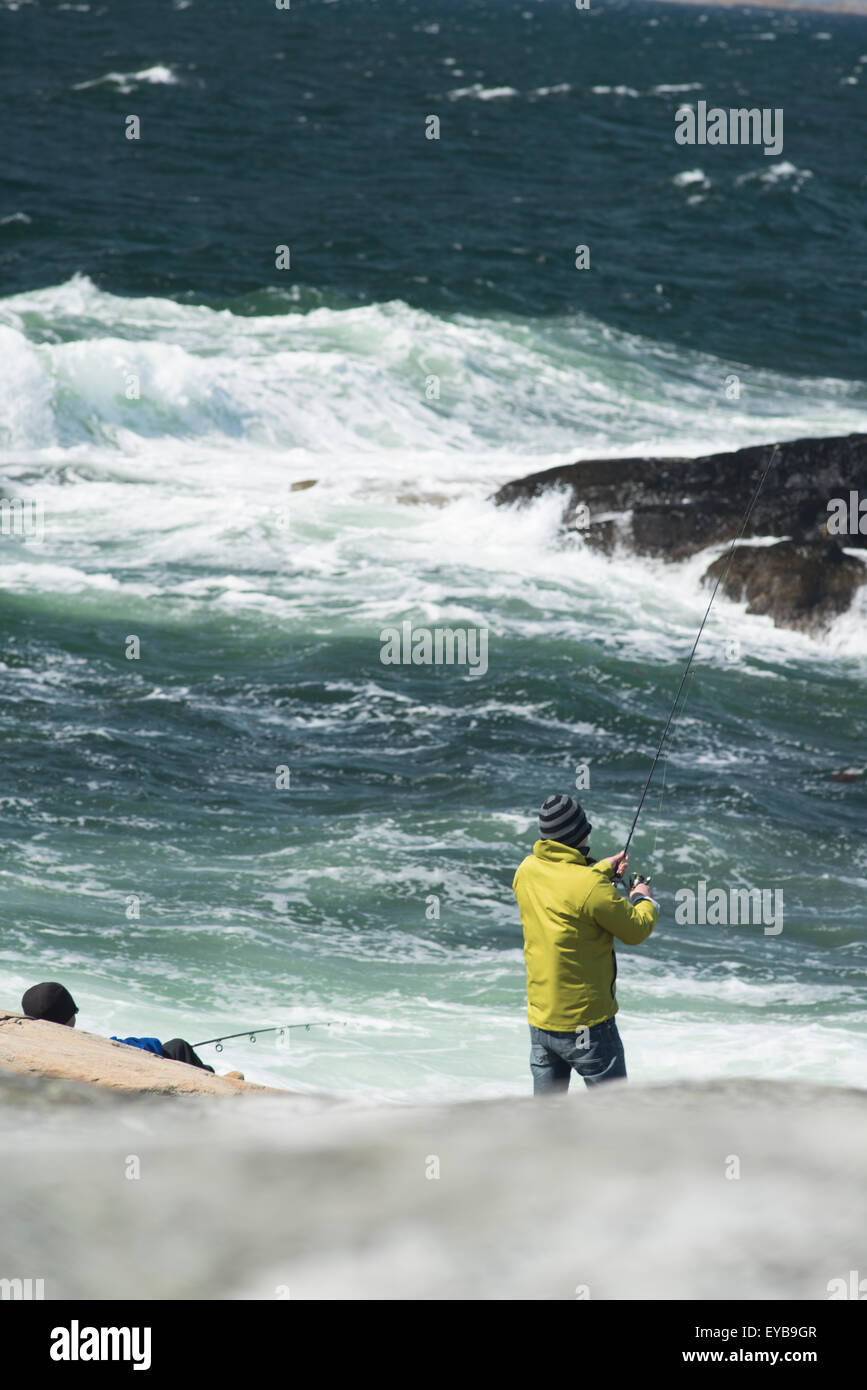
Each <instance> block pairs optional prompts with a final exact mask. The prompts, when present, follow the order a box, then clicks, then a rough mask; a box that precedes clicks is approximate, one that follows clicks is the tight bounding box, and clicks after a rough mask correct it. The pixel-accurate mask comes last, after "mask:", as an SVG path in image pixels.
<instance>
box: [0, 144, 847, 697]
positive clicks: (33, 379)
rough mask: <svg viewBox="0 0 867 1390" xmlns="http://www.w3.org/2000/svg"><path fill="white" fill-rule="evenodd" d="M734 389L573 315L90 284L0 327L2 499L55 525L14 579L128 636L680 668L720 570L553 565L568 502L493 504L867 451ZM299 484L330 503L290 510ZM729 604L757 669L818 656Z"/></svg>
mask: <svg viewBox="0 0 867 1390" xmlns="http://www.w3.org/2000/svg"><path fill="white" fill-rule="evenodd" d="M685 175H686V176H689V178H690V179H692V180H693V181H695V182H697V180H698V177H700V176H701V171H699V170H692V171H685ZM681 177H684V176H681ZM29 333H35V334H37V335H38V336H39V338H40V341H39V342H33V341H31V339H30V337H29V336H28V334H29ZM52 334H53V335H55V337H56V338H59V339H60V341H56V340H52ZM733 370H734V371H737V370H738V364H736V363H727V362H723V361H721V360H720V359H718V358H714V357H711V356H710V355H707V354H700V353H689V354H687V353H684V352H683V351H682V350H679V349H675V348H673V347H671V346H669V345H666V344H664V343H657V342H652V341H650V340H646V339H642V338H640V337H637V336H635V335H629V334H624V333H618V332H614V331H613V330H611V329H609V328H607V327H606V326H604V325H602V324H599V323H597V322H595V321H594V320H592V319H590V318H588V317H585V316H580V315H574V316H570V317H562V318H559V319H540V320H518V319H514V320H512V319H507V318H503V319H497V320H494V319H484V318H479V317H473V316H470V315H466V314H462V315H453V316H450V317H447V318H445V317H440V316H437V315H434V314H430V313H427V312H425V311H423V310H420V309H413V308H410V307H409V306H407V305H405V304H402V303H400V302H393V303H386V304H372V305H366V306H362V307H358V308H351V309H341V310H337V309H331V308H328V307H320V308H317V309H314V310H312V311H310V312H307V313H300V312H287V313H283V314H280V313H275V314H269V315H262V316H255V315H251V316H246V315H233V314H232V313H230V312H229V311H227V310H222V311H214V310H212V309H209V308H206V307H204V306H194V305H181V304H177V303H174V302H173V301H169V300H163V299H157V298H143V299H128V298H121V297H118V296H113V295H110V294H106V293H105V292H103V291H100V290H97V289H96V288H95V286H94V285H93V284H92V283H91V282H90V281H88V280H87V279H85V278H84V277H78V276H77V277H75V278H74V279H72V280H71V281H69V282H67V283H66V284H64V285H59V286H51V287H47V288H45V289H42V290H37V291H32V292H28V293H26V294H22V295H16V296H12V297H10V298H7V299H5V300H2V301H0V444H2V445H3V446H4V449H5V457H6V460H7V461H6V463H5V465H4V468H3V472H4V475H5V476H4V480H3V481H4V487H3V491H4V493H5V494H6V495H27V496H28V497H32V498H33V499H35V500H38V501H39V502H40V503H41V504H42V505H43V507H44V513H45V542H44V544H43V546H42V547H41V550H40V552H39V554H38V555H37V554H36V551H35V547H29V546H28V544H27V543H26V542H21V541H19V542H15V541H12V542H10V543H9V544H8V545H7V546H6V547H5V561H6V563H5V565H4V568H3V571H2V580H3V583H4V585H5V586H6V587H7V588H9V589H14V590H16V591H19V592H23V591H27V590H36V591H44V592H57V593H67V594H71V593H78V594H86V593H87V592H88V591H90V590H92V591H93V592H94V594H97V593H98V594H100V595H101V599H100V601H101V602H103V603H106V604H109V605H111V604H113V603H114V602H115V596H116V598H117V602H118V604H121V605H132V609H133V610H134V611H138V610H137V608H136V605H142V609H141V611H144V610H145V607H146V605H147V604H148V603H149V602H150V601H151V600H152V599H153V598H154V597H157V596H160V595H162V596H165V597H167V598H168V597H170V598H171V601H172V603H173V604H175V605H177V606H178V608H179V611H184V610H185V609H186V610H187V611H188V612H189V613H190V614H191V615H192V614H193V613H195V612H196V611H198V609H199V607H200V605H201V604H202V603H209V604H214V605H215V606H217V607H218V608H222V609H224V610H225V611H226V612H227V613H230V614H240V613H243V612H245V611H247V612H249V613H250V614H254V613H259V614H261V615H263V616H265V617H267V619H268V621H273V622H274V623H277V624H280V625H281V626H283V627H285V628H286V629H287V630H289V629H294V628H295V627H296V626H298V627H300V626H303V625H307V626H308V627H309V626H310V624H311V623H312V624H313V625H314V628H315V627H317V626H318V625H320V624H321V623H322V616H321V615H322V614H323V613H327V614H328V615H329V619H328V630H329V631H330V632H341V631H348V632H349V631H351V632H362V633H371V634H375V633H378V632H379V629H380V628H381V626H382V624H383V622H384V621H386V618H388V620H389V621H394V620H397V619H399V618H403V617H411V618H414V619H415V620H416V621H419V622H423V623H426V624H428V625H431V626H435V625H437V623H438V622H439V621H441V620H443V621H449V620H452V621H454V620H455V619H456V617H457V616H460V617H461V620H462V621H464V622H465V623H466V624H467V625H486V626H489V627H490V629H491V636H490V641H491V651H492V653H493V652H495V648H496V643H497V641H498V640H503V639H504V638H507V637H509V636H518V637H520V636H529V635H532V634H537V633H538V632H539V631H540V630H543V631H545V632H546V633H547V634H549V635H550V636H551V637H554V638H559V637H562V639H563V640H564V641H573V640H576V639H578V640H581V638H582V637H586V638H588V639H590V640H593V641H594V642H599V643H600V644H601V645H602V646H605V647H609V648H612V649H618V648H619V647H620V646H622V645H623V644H633V647H632V649H633V650H635V651H637V652H639V653H641V655H642V658H643V659H646V660H648V661H653V660H655V659H657V658H659V659H668V657H669V656H674V655H676V654H679V653H681V652H682V650H683V643H684V641H685V639H686V636H687V634H688V633H689V631H690V630H693V631H694V630H695V627H696V625H697V621H698V620H699V619H700V616H701V612H702V611H703V607H704V604H705V603H706V593H705V591H704V590H703V589H702V587H701V584H700V579H701V575H702V574H703V572H704V570H705V568H706V567H707V564H708V563H709V562H710V560H711V559H713V558H715V556H716V554H717V553H718V552H717V551H714V552H709V553H708V554H706V555H701V556H696V557H694V558H693V560H691V561H690V562H689V563H688V564H686V565H684V566H677V567H675V566H660V565H658V564H657V563H656V562H654V561H651V560H642V559H639V558H637V557H634V556H628V555H620V554H618V555H615V556H613V557H602V556H600V555H599V554H598V553H596V552H591V551H589V550H587V549H586V548H585V547H584V546H583V544H582V542H581V539H580V536H578V535H574V534H573V535H571V536H570V537H569V538H567V539H564V538H563V536H562V534H561V531H560V523H561V517H562V510H563V497H562V495H560V494H558V493H556V492H549V493H548V494H546V495H545V496H543V497H541V498H540V499H539V500H538V501H537V502H536V503H534V504H533V506H531V507H529V508H526V509H521V510H519V509H508V508H496V507H494V506H493V505H492V504H491V503H490V501H489V500H488V499H489V497H490V495H491V494H492V493H493V492H494V491H495V489H496V488H497V487H498V486H499V485H500V484H501V483H503V482H506V481H508V480H509V479H511V478H516V477H520V476H522V475H523V474H526V473H528V472H531V471H535V470H537V469H541V468H545V467H549V466H551V465H554V464H558V463H566V462H572V461H573V460H575V459H576V458H580V457H585V458H586V457H591V458H592V457H605V456H607V455H612V454H631V455H639V454H648V455H653V454H665V453H675V454H678V455H690V454H700V453H706V452H712V451H714V450H717V449H720V450H721V449H727V448H732V447H736V446H738V445H742V444H747V443H755V442H757V441H760V440H771V439H785V438H793V437H796V436H798V435H810V434H840V433H847V432H850V431H864V430H867V395H865V391H864V388H863V387H862V386H859V385H858V384H857V383H852V382H845V381H834V380H827V379H826V380H815V379H814V380H806V379H799V378H794V377H786V376H784V375H781V374H779V373H773V372H768V371H757V370H754V369H751V370H750V391H749V394H748V395H745V396H744V398H743V399H741V400H740V401H727V400H726V399H725V396H724V393H723V391H722V390H721V383H722V382H724V380H725V377H726V375H727V374H728V373H729V372H730V371H733ZM434 378H436V379H437V380H438V384H439V398H438V399H436V398H434V399H428V396H427V394H426V389H425V388H426V384H427V383H429V382H430V380H432V379H434ZM132 381H134V382H135V384H136V388H137V391H138V396H137V398H136V397H135V396H133V398H128V396H127V388H128V386H129V384H130V382H132ZM576 440H580V447H576V444H575V441H576ZM304 479H317V480H318V481H317V485H316V486H315V487H312V488H309V489H307V490H305V491H299V492H291V491H289V487H290V485H291V484H292V483H293V482H295V481H300V480H304ZM554 551H556V553H557V565H556V579H555V580H552V567H551V557H552V553H553V552H554ZM190 565H192V566H195V567H197V570H198V572H197V573H193V574H188V573H184V574H180V575H179V574H178V573H177V569H176V567H177V566H183V567H187V566H190ZM362 573H363V575H364V582H363V584H359V585H357V586H355V587H354V589H353V591H352V593H351V594H347V591H346V584H345V577H346V575H347V574H356V575H357V574H362ZM302 575H303V577H304V582H303V584H299V583H298V577H299V576H302ZM600 575H602V576H604V582H603V583H600ZM338 599H339V601H336V600H338ZM717 602H718V610H717V613H718V616H720V618H721V619H722V618H726V619H727V620H730V621H732V622H735V621H736V622H737V630H738V634H739V636H740V638H741V641H742V643H743V645H744V650H745V651H746V652H747V653H751V652H752V653H758V652H766V653H769V654H772V655H773V657H774V658H775V659H776V658H779V659H780V660H789V659H793V660H801V659H807V658H809V654H810V653H815V650H816V647H815V643H814V642H813V641H812V639H810V638H807V637H805V636H802V635H800V634H797V633H790V632H784V631H783V630H781V629H775V628H774V627H773V625H772V623H771V622H770V620H769V619H766V618H758V617H750V616H748V615H747V614H746V613H745V611H744V607H743V605H736V604H729V603H728V602H727V601H726V600H723V599H722V598H719V599H718V601H717ZM859 611H860V610H859ZM540 625H541V626H540ZM864 633H865V625H864V624H863V623H856V622H854V621H851V620H846V619H841V620H840V622H839V623H837V624H835V626H834V628H833V629H832V631H831V634H830V636H829V638H828V639H827V642H828V646H829V649H830V650H834V651H835V652H838V653H839V654H840V655H841V656H847V657H852V658H853V659H856V658H859V657H860V654H862V653H863V650H864V647H865V636H864ZM701 659H707V660H717V659H720V660H722V659H724V658H723V657H722V656H721V654H720V653H718V652H716V651H715V649H711V648H708V647H704V648H703V649H702V653H701ZM755 674H756V678H757V679H758V678H759V675H760V672H759V669H758V668H756V672H755ZM761 678H762V679H768V678H769V677H768V673H767V670H766V669H765V670H763V671H762V672H761Z"/></svg>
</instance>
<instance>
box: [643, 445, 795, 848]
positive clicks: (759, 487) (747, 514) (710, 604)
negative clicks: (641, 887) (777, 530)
mask: <svg viewBox="0 0 867 1390" xmlns="http://www.w3.org/2000/svg"><path fill="white" fill-rule="evenodd" d="M779 451H780V446H779V444H775V445H774V448H773V451H772V453H771V457H770V458H769V459H768V462H767V464H766V465H765V469H764V472H763V473H762V476H761V477H760V478H759V481H758V484H757V486H756V490H755V492H754V493H753V495H752V498H751V500H750V505H749V506H748V507H747V510H746V512H745V514H744V519H743V521H742V522H741V525H740V530H739V531H738V532H737V534H736V535H735V536H734V537H733V538H732V543H731V546H730V548H729V553H728V559H727V560H726V563H725V566H724V568H723V569H722V570H721V571H720V573H719V574H718V575H717V580H716V583H715V584H714V586H713V593H712V594H711V596H710V600H709V602H708V605H707V608H706V609H705V614H704V617H703V618H702V620H701V627H700V628H699V630H698V632H697V633H696V637H695V641H694V642H693V644H692V651H691V652H690V654H689V657H688V659H687V663H686V665H685V666H684V668H683V675H682V676H681V678H680V685H679V686H678V687H677V694H676V695H675V697H674V703H673V704H672V706H671V710H670V712H669V715H668V719H667V720H666V721H665V728H664V729H663V731H662V738H661V739H660V740H659V747H658V748H657V750H656V757H655V758H654V759H653V762H652V764H651V767H650V772H649V773H648V774H647V781H646V782H645V784H644V791H643V792H642V793H641V800H640V801H639V803H638V810H637V811H636V812H635V816H634V817H633V820H632V826H631V828H630V831H629V834H628V836H627V837H626V844H625V845H624V847H623V853H624V854H626V853H627V852H628V850H629V846H630V843H631V841H632V836H633V835H634V834H635V827H636V825H637V824H638V817H639V816H640V815H641V808H642V806H643V805H644V799H645V797H646V796H647V793H648V790H649V788H650V783H651V779H652V778H653V774H654V772H655V771H656V764H657V763H658V762H659V759H660V755H661V753H662V747H663V744H664V743H665V739H666V735H667V734H668V731H669V729H670V728H671V721H672V719H673V718H674V712H675V710H676V709H677V703H678V700H679V699H680V696H681V692H682V690H683V687H684V683H685V681H686V678H687V676H688V675H689V670H690V667H691V666H692V659H693V657H694V656H695V653H696V649H697V647H698V644H699V641H700V639H701V634H702V633H703V632H704V625H705V623H706V622H707V620H708V617H709V615H710V610H711V608H712V607H713V601H714V599H715V598H716V594H717V589H718V588H719V586H720V584H721V583H722V581H723V580H724V579H725V578H726V576H727V575H728V572H729V569H730V568H731V563H732V559H733V557H734V553H735V546H736V545H737V543H738V541H739V540H740V538H741V536H742V535H743V533H744V531H745V530H746V525H747V522H748V521H749V519H750V515H751V514H752V510H753V507H754V506H755V505H756V501H757V499H758V496H759V493H760V492H761V490H762V488H763V487H764V485H765V479H766V478H767V476H768V474H769V473H770V471H771V468H772V466H773V462H774V459H775V458H776V457H777V454H778V453H779Z"/></svg>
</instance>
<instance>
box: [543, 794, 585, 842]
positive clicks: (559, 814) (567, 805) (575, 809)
mask: <svg viewBox="0 0 867 1390" xmlns="http://www.w3.org/2000/svg"><path fill="white" fill-rule="evenodd" d="M592 829H593V826H592V825H591V824H590V822H589V821H588V819H587V817H586V816H585V814H584V812H583V811H582V809H581V807H580V806H579V805H578V802H577V801H573V800H572V798H571V796H549V797H548V800H547V801H545V802H543V804H542V807H541V809H540V811H539V836H540V838H541V839H543V840H559V841H560V843H561V844H563V845H572V847H573V848H575V849H577V847H578V845H580V844H581V843H582V841H583V840H586V838H587V836H588V835H589V834H590V831H591V830H592Z"/></svg>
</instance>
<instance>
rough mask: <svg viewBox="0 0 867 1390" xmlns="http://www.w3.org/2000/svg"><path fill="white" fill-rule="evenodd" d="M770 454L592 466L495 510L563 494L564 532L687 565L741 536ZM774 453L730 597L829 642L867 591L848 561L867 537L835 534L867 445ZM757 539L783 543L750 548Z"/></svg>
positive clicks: (546, 481)
mask: <svg viewBox="0 0 867 1390" xmlns="http://www.w3.org/2000/svg"><path fill="white" fill-rule="evenodd" d="M773 448H774V446H773V445H771V444H763V445H752V446H750V447H749V448H746V449H737V450H734V451H732V452H730V453H720V454H707V455H705V456H703V457H701V458H693V459H689V458H614V459H587V460H584V461H583V462H581V463H572V464H564V465H561V466H560V467H557V468H549V469H546V470H545V471H544V472H542V473H531V474H529V475H528V476H527V477H526V478H519V479H518V480H517V481H516V482H512V483H507V484H506V485H505V486H504V487H502V488H500V490H499V492H498V493H497V494H496V496H495V498H494V500H495V501H496V502H497V503H498V504H509V503H521V502H527V501H530V500H532V499H533V498H535V497H539V496H541V495H542V494H543V493H544V492H546V491H548V490H550V489H552V488H557V489H561V490H562V491H563V492H564V508H563V525H564V528H566V529H571V530H575V531H579V532H580V533H581V534H582V535H583V537H584V539H585V541H586V543H587V544H588V545H591V546H595V547H597V548H598V549H601V550H604V551H609V552H610V551H612V550H614V549H615V548H616V547H617V546H623V547H625V548H626V549H628V550H631V551H634V552H635V553H636V554H639V555H654V556H658V557H660V558H662V559H665V560H672V561H674V560H683V559H686V558H687V557H688V556H690V555H694V554H695V553H696V552H697V551H700V550H704V549H705V548H706V547H707V546H712V545H722V544H724V543H725V542H727V541H730V540H731V538H732V537H733V536H734V535H736V534H737V532H738V530H739V528H740V525H741V522H742V520H743V516H744V513H745V512H746V510H747V507H748V505H749V502H750V498H751V497H752V495H753V493H754V491H755V488H756V484H757V482H758V480H759V478H760V477H761V474H762V471H763V470H764V468H765V466H766V464H767V462H768V459H769V458H770V456H771V452H772V450H773ZM777 449H778V452H777V456H776V459H775V462H774V465H773V468H772V469H771V472H770V473H769V475H768V478H767V480H766V482H765V485H764V487H763V488H762V491H761V493H760V494H759V497H758V500H757V501H756V504H755V506H754V508H753V511H752V513H751V515H750V519H749V521H748V523H747V526H746V528H745V530H744V537H745V538H746V539H745V541H742V542H740V543H739V546H738V550H737V552H736V554H735V558H734V561H733V563H732V567H731V569H730V571H729V574H728V576H727V578H726V580H725V582H724V584H723V590H724V592H725V593H726V594H727V595H728V596H729V597H731V598H734V599H742V598H745V599H746V602H747V607H748V611H749V612H751V613H766V614H768V615H769V616H771V617H772V618H773V619H774V621H775V622H776V623H778V624H779V625H780V626H783V627H794V628H799V629H801V630H803V631H821V630H822V629H823V628H825V627H827V625H828V623H829V622H830V621H831V620H832V619H833V618H835V617H837V616H838V615H839V614H840V613H843V612H845V611H846V609H847V608H848V607H849V605H850V604H851V602H852V598H853V595H854V593H855V591H856V590H857V589H858V588H859V587H860V585H862V584H863V583H865V581H867V563H863V562H862V561H861V560H860V559H856V558H855V557H853V556H850V555H846V554H844V549H852V548H857V549H861V550H864V551H865V560H867V534H861V533H860V532H859V531H857V530H856V531H855V532H854V534H845V535H836V534H829V531H828V521H829V510H828V503H829V501H830V500H831V499H832V498H845V499H848V498H849V495H850V493H851V492H852V491H859V492H860V496H861V497H862V498H863V497H865V496H867V435H864V434H850V435H846V436H842V437H831V438H824V439H795V440H791V441H788V442H786V443H783V444H780V445H778V446H777ZM865 525H867V518H865ZM760 537H768V538H770V537H774V538H777V539H778V543H777V544H775V545H768V544H767V543H765V544H750V543H749V542H750V540H752V541H754V542H755V541H756V540H757V539H758V538H760ZM724 565H725V556H723V557H722V558H721V560H716V561H714V563H713V564H712V565H710V566H709V568H708V570H707V571H706V572H705V575H704V579H705V581H708V580H712V579H715V578H716V576H717V575H718V574H719V573H720V571H721V570H722V569H723V568H724Z"/></svg>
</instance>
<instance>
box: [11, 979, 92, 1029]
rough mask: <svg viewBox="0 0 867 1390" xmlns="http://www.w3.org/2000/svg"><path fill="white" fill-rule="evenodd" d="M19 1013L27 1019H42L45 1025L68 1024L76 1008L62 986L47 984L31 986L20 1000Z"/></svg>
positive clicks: (67, 991) (75, 1012) (70, 996)
mask: <svg viewBox="0 0 867 1390" xmlns="http://www.w3.org/2000/svg"><path fill="white" fill-rule="evenodd" d="M21 1012H22V1013H23V1014H25V1015H26V1016H27V1018H42V1019H45V1021H46V1022H47V1023H68V1022H69V1020H70V1019H71V1018H72V1015H73V1014H77V1013H78V1007H77V1005H76V1003H75V1000H74V999H73V997H72V995H71V994H70V993H69V990H68V989H64V987H63V985H58V984H53V983H48V984H44V985H31V986H30V988H29V989H28V990H27V992H26V994H25V995H24V998H23V999H22V1000H21Z"/></svg>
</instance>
